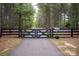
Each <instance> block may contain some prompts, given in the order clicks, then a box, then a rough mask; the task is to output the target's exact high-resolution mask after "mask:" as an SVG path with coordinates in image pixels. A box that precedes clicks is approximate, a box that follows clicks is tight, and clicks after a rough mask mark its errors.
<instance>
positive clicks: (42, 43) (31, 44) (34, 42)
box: [10, 38, 63, 56]
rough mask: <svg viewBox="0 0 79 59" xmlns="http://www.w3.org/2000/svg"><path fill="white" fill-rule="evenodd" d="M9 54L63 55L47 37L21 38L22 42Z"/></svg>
mask: <svg viewBox="0 0 79 59" xmlns="http://www.w3.org/2000/svg"><path fill="white" fill-rule="evenodd" d="M10 56H63V54H62V53H61V52H60V50H59V49H58V48H56V46H55V45H54V44H52V43H51V42H50V40H48V39H46V38H45V39H44V38H43V39H31V38H29V39H23V42H22V43H21V44H20V45H19V46H18V47H17V48H16V49H15V50H13V51H12V52H11V53H10Z"/></svg>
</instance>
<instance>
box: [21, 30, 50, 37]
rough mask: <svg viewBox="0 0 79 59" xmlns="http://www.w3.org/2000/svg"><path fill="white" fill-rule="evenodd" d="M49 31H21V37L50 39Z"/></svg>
mask: <svg viewBox="0 0 79 59" xmlns="http://www.w3.org/2000/svg"><path fill="white" fill-rule="evenodd" d="M50 34H51V29H27V30H22V37H26V38H50Z"/></svg>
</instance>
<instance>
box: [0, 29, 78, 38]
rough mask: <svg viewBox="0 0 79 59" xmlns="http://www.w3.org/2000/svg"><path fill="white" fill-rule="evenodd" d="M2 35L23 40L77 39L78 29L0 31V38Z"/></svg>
mask: <svg viewBox="0 0 79 59" xmlns="http://www.w3.org/2000/svg"><path fill="white" fill-rule="evenodd" d="M4 35H6V36H7V35H18V36H19V37H25V38H54V37H56V36H58V37H60V38H70V37H73V38H74V37H75V38H78V37H79V29H58V30H56V29H27V30H24V29H22V30H20V31H19V29H1V30H0V37H2V36H4Z"/></svg>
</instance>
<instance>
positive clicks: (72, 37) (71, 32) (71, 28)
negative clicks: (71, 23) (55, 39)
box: [71, 28, 73, 38]
mask: <svg viewBox="0 0 79 59" xmlns="http://www.w3.org/2000/svg"><path fill="white" fill-rule="evenodd" d="M71 37H72V38H73V28H71Z"/></svg>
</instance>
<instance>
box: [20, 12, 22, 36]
mask: <svg viewBox="0 0 79 59" xmlns="http://www.w3.org/2000/svg"><path fill="white" fill-rule="evenodd" d="M21 30H22V29H21V13H19V37H22V35H21Z"/></svg>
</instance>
